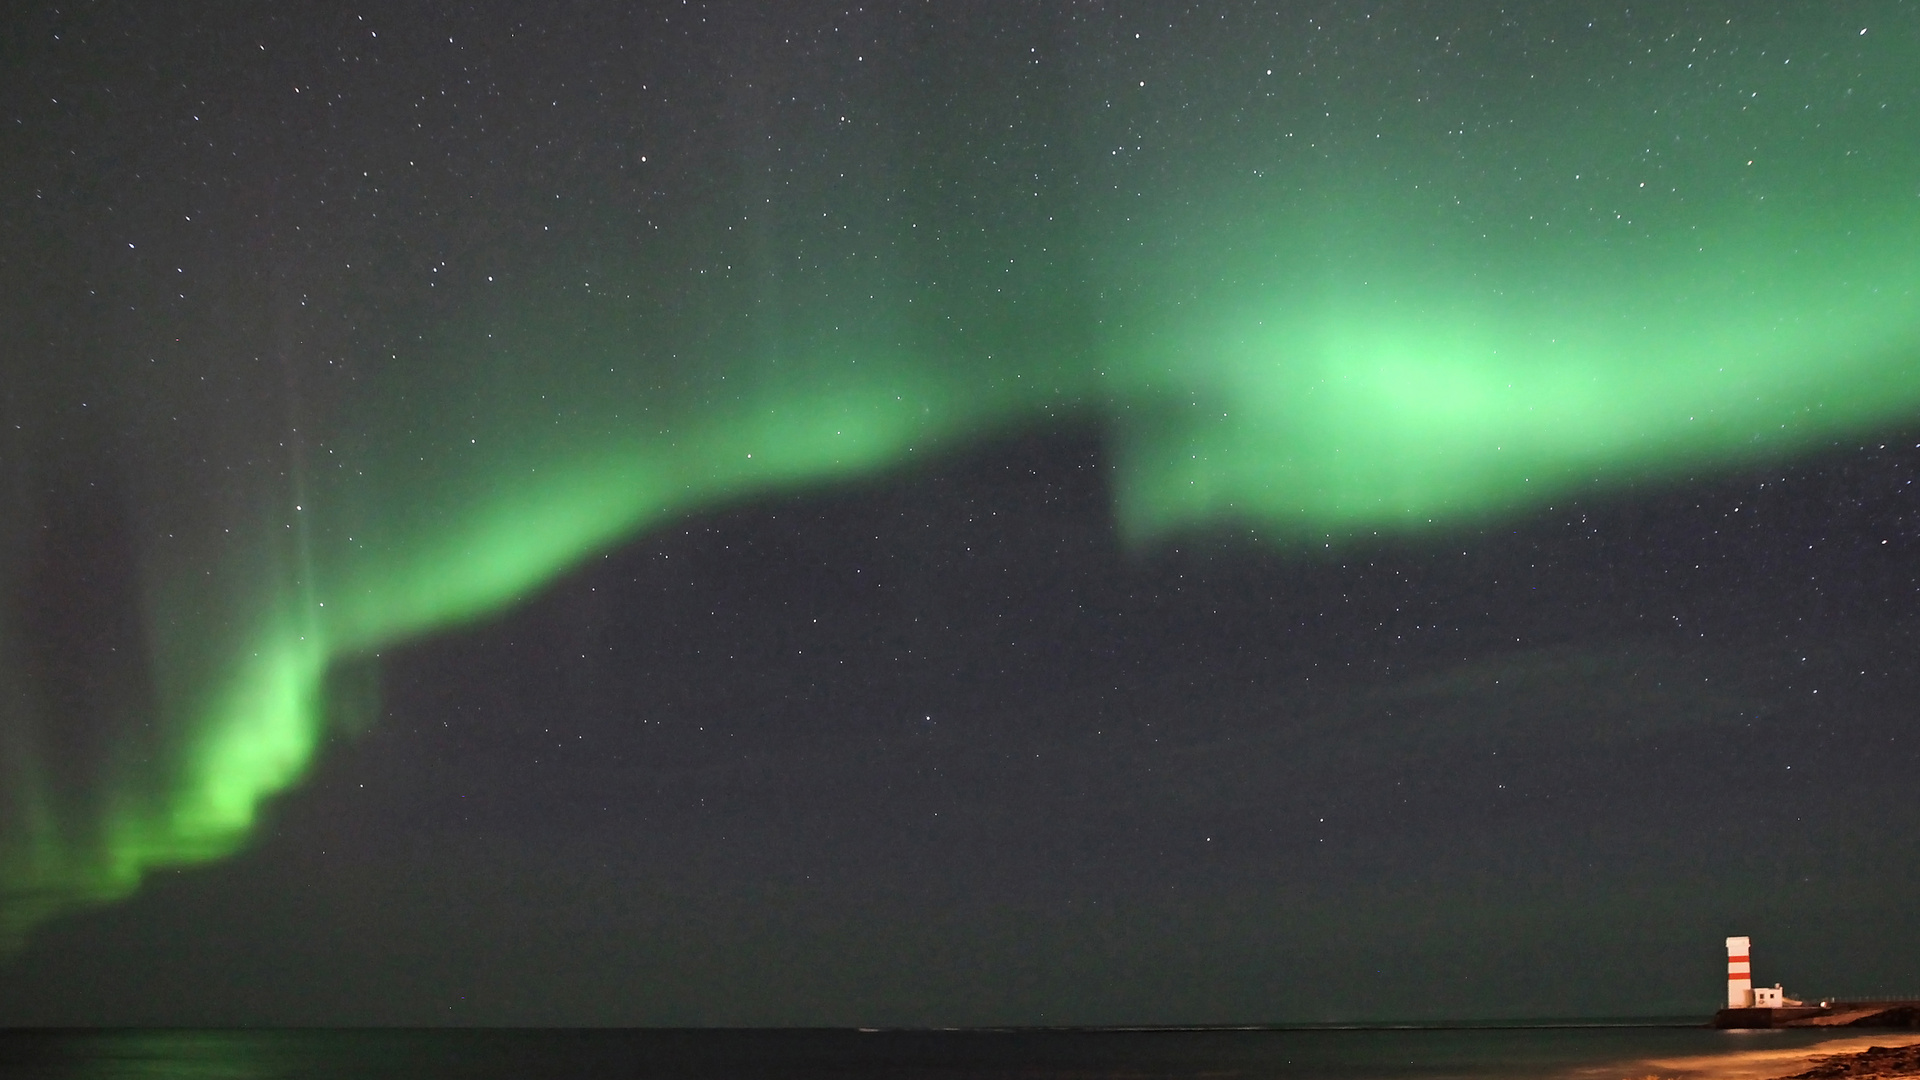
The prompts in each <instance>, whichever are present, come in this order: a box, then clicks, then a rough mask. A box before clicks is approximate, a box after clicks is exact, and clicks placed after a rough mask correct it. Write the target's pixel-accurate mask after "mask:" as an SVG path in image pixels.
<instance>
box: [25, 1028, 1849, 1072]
mask: <svg viewBox="0 0 1920 1080" xmlns="http://www.w3.org/2000/svg"><path fill="white" fill-rule="evenodd" d="M1835 1034H1836V1033H1835V1032H1832V1031H1827V1032H1809V1031H1774V1032H1722V1031H1713V1030H1710V1029H1706V1028H1701V1027H1697V1026H1692V1027H1682V1026H1677V1025H1665V1026H1662V1025H1652V1024H1648V1025H1634V1026H1607V1027H1596V1026H1582V1027H1573V1026H1556V1027H1525V1028H1512V1027H1504V1028H1486V1027H1479V1028H1445V1029H1443V1028H1388V1029H1380V1028H1372V1029H1327V1028H1314V1029H1285V1030H1177V1031H1170V1030H1152V1031H1115V1030H1099V1031H1084V1030H1067V1031H1061V1030H1041V1031H1036V1030H1014V1031H977V1030H975V1031H879V1032H862V1031H843V1030H824V1031H823V1030H749V1031H725V1030H681V1031H661V1030H604V1029H594V1030H551V1029H538V1030H527V1029H505V1030H503V1029H452V1030H447V1029H432V1030H411V1029H398V1030H395V1029H374V1030H365V1029H358V1030H328V1029H291V1030H288V1029H280V1030H271V1029H270V1030H98V1031H72V1030H62V1031H39V1030H11V1031H0V1077H5V1078H6V1080H40V1078H54V1077H59V1078H89V1080H91V1078H107V1077H115V1078H117V1077H142V1078H153V1080H161V1078H165V1080H216V1078H218V1080H251V1078H261V1080H267V1078H272V1080H281V1078H285V1080H294V1078H300V1080H305V1078H308V1077H313V1078H322V1077H324V1078H326V1080H343V1078H360V1077H373V1078H388V1077H392V1078H400V1077H406V1078H412V1080H454V1078H460V1080H493V1078H507V1077H512V1078H515V1080H522V1078H544V1077H560V1078H566V1077H579V1078H583V1080H600V1078H613V1077H661V1078H668V1077H687V1078H698V1080H707V1078H713V1080H720V1078H727V1080H750V1078H769V1080H771V1078H794V1080H802V1078H804V1080H816V1078H827V1077H834V1078H852V1080H860V1078H868V1077H872V1078H880V1077H888V1078H893V1077H905V1078H915V1077H927V1078H941V1080H970V1078H975V1077H982V1078H984V1077H1019V1078H1023V1080H1066V1078H1074V1080H1095V1078H1104V1077H1113V1078H1146V1077H1156V1078H1158V1077H1170V1078H1192V1080H1201V1078H1205V1080H1227V1078H1238V1077H1245V1078H1249V1080H1252V1078H1261V1077H1280V1078H1290V1080H1293V1078H1297V1080H1401V1078H1408V1080H1411V1078H1422V1080H1440V1078H1456V1077H1458V1078H1468V1077H1474V1078H1482V1077H1485V1078H1499V1077H1543V1078H1547V1077H1551V1078H1567V1080H1622V1078H1632V1080H1639V1078H1641V1077H1644V1076H1647V1075H1648V1074H1649V1072H1650V1071H1652V1070H1649V1069H1648V1068H1647V1067H1646V1065H1645V1062H1647V1061H1648V1060H1650V1059H1671V1058H1695V1057H1699V1056H1701V1055H1727V1056H1729V1057H1730V1058H1739V1057H1742V1056H1747V1052H1751V1051H1757V1050H1788V1049H1797V1048H1798V1047H1801V1046H1809V1045H1812V1044H1814V1043H1817V1042H1821V1041H1825V1040H1829V1039H1832V1038H1833V1037H1834V1036H1835ZM1849 1034H1858V1033H1849ZM1636 1067H1637V1068H1636ZM1668 1075H1674V1073H1673V1072H1671V1071H1669V1073H1668Z"/></svg>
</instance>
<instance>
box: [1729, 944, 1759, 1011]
mask: <svg viewBox="0 0 1920 1080" xmlns="http://www.w3.org/2000/svg"><path fill="white" fill-rule="evenodd" d="M1750 940H1751V939H1749V938H1743V937H1730V938H1728V939H1727V1008H1729V1009H1748V1008H1752V1007H1753V958H1752V956H1751V954H1750V951H1749V943H1750Z"/></svg>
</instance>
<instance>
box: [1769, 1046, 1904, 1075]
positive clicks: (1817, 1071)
mask: <svg viewBox="0 0 1920 1080" xmlns="http://www.w3.org/2000/svg"><path fill="white" fill-rule="evenodd" d="M1811 1064H1812V1068H1809V1069H1807V1070H1806V1071H1804V1072H1797V1073H1793V1074H1791V1075H1789V1076H1783V1077H1778V1078H1776V1080H1839V1078H1845V1080H1909V1078H1915V1077H1920V1043H1915V1044H1913V1045H1911V1046H1869V1047H1867V1048H1866V1049H1865V1050H1861V1051H1859V1052H1857V1053H1852V1054H1829V1055H1826V1056H1824V1057H1816V1058H1813V1059H1812V1060H1811Z"/></svg>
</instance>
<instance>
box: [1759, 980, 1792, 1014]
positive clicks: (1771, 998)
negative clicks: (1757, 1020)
mask: <svg viewBox="0 0 1920 1080" xmlns="http://www.w3.org/2000/svg"><path fill="white" fill-rule="evenodd" d="M1786 1006H1787V992H1786V991H1785V990H1782V989H1781V988H1780V984H1779V983H1774V984H1773V985H1772V986H1756V987H1754V988H1753V1007H1754V1008H1756V1009H1784V1008H1786Z"/></svg>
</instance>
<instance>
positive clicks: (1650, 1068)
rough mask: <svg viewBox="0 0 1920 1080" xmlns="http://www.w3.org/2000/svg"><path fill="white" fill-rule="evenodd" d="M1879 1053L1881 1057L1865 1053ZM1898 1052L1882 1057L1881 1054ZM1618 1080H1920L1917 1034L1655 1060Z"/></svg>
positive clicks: (1649, 1060)
mask: <svg viewBox="0 0 1920 1080" xmlns="http://www.w3.org/2000/svg"><path fill="white" fill-rule="evenodd" d="M1876 1048H1878V1049H1879V1050H1881V1051H1882V1052H1879V1053H1869V1051H1872V1050H1875V1049H1876ZM1889 1050H1891V1051H1898V1052H1895V1053H1887V1052H1885V1051H1889ZM1623 1075H1625V1076H1627V1077H1630V1078H1633V1080H1639V1078H1642V1077H1659V1078H1661V1080H1783V1078H1788V1077H1792V1078H1798V1080H1828V1078H1830V1077H1831V1078H1842V1077H1844V1078H1849V1080H1904V1078H1920V1033H1912V1032H1901V1033H1898V1034H1895V1033H1892V1032H1887V1033H1882V1034H1878V1035H1861V1036H1854V1037H1851V1038H1845V1039H1833V1040H1831V1041H1828V1042H1823V1043H1817V1044H1815V1045H1813V1046H1801V1047H1796V1048H1793V1049H1777V1050H1776V1049H1766V1050H1750V1051H1745V1052H1736V1053H1731V1054H1704V1055H1700V1056H1697V1057H1678V1058H1656V1059H1648V1060H1646V1061H1643V1062H1640V1063H1639V1064H1638V1065H1636V1066H1635V1067H1634V1068H1633V1069H1632V1070H1631V1071H1628V1072H1625V1073H1624V1074H1623Z"/></svg>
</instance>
